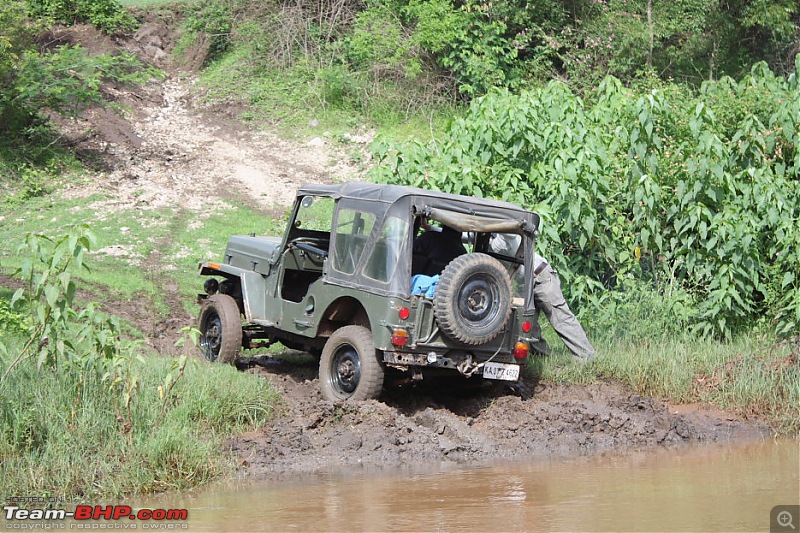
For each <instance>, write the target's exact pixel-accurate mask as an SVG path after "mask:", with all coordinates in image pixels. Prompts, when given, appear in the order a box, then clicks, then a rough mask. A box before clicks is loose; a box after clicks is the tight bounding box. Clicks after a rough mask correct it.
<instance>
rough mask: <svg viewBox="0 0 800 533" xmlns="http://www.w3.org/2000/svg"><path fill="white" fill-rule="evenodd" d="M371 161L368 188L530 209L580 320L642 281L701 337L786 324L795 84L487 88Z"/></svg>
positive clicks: (794, 286) (795, 300)
mask: <svg viewBox="0 0 800 533" xmlns="http://www.w3.org/2000/svg"><path fill="white" fill-rule="evenodd" d="M798 66H800V60H798ZM375 149H376V154H377V156H378V157H379V159H380V163H381V164H380V165H379V166H376V167H375V169H374V174H375V176H376V177H377V178H379V179H381V180H384V181H388V182H394V183H403V184H411V185H415V186H422V187H426V188H435V189H440V190H443V191H448V192H455V193H461V194H472V195H478V196H490V197H498V198H502V199H505V200H511V201H514V202H518V203H520V204H522V205H526V206H529V207H531V208H533V209H536V210H538V211H539V212H540V213H541V214H542V215H543V221H544V222H543V227H542V238H541V240H542V241H543V243H542V244H541V246H542V249H543V251H544V253H546V254H547V255H549V256H550V259H551V260H552V261H553V262H554V264H556V265H557V267H558V269H559V271H561V272H562V273H563V275H564V277H565V278H566V279H567V283H566V285H567V287H568V288H569V291H570V294H571V297H572V299H573V300H577V301H581V304H583V305H581V307H584V308H589V309H592V310H593V313H594V312H596V310H598V309H602V308H603V307H608V306H613V305H616V304H615V302H618V301H620V300H624V299H626V298H628V295H626V294H625V292H624V290H623V289H625V288H626V287H627V286H629V285H630V283H632V280H639V281H642V280H645V281H647V282H653V283H654V286H656V287H658V288H659V289H660V290H664V291H666V290H667V288H669V289H670V291H672V293H673V297H672V298H673V299H675V301H677V302H679V303H680V305H676V307H675V308H674V309H673V313H674V319H675V322H676V324H686V323H691V324H694V325H695V326H696V327H697V328H699V329H700V330H701V331H702V332H704V333H714V334H717V335H728V334H730V333H731V332H734V331H737V330H740V329H742V328H743V327H746V326H752V325H753V324H754V323H755V322H758V321H759V320H761V319H765V320H767V321H769V325H770V326H773V327H774V328H775V329H776V330H777V331H778V332H779V333H784V334H787V333H790V332H793V331H797V328H798V327H799V326H800V87H798V75H797V72H795V73H792V74H791V75H790V76H788V77H785V78H784V77H780V76H776V75H774V74H773V73H772V72H771V71H770V70H769V69H768V68H767V66H766V65H765V64H759V65H756V66H755V67H753V70H752V72H751V73H750V74H749V75H747V76H745V77H744V78H742V79H741V80H740V81H738V82H737V81H735V80H733V79H731V78H723V79H722V80H719V81H715V82H706V83H704V84H703V86H702V89H701V90H700V91H699V93H697V94H696V95H692V94H691V93H688V92H686V91H683V90H681V89H679V88H676V87H674V86H671V85H666V86H664V87H663V88H661V89H654V90H650V91H640V92H635V91H632V90H629V89H626V88H624V87H623V86H622V84H621V83H620V81H619V80H617V79H616V78H613V77H609V78H607V79H605V80H604V81H603V82H602V83H601V84H600V86H599V87H598V88H597V90H596V91H594V92H592V93H591V94H589V95H587V96H586V98H585V99H584V98H581V97H579V96H577V95H576V94H575V93H574V92H573V91H571V90H570V89H569V88H568V87H567V86H566V85H564V84H563V83H559V82H553V83H550V84H549V85H547V86H544V87H541V88H537V89H532V90H526V91H521V92H519V93H517V94H514V93H511V92H509V91H507V90H493V91H491V92H490V93H489V94H488V95H486V96H485V97H483V98H480V99H477V100H476V101H474V102H473V104H472V105H471V107H470V109H469V111H468V112H467V113H466V115H465V116H464V117H463V118H459V119H457V120H455V121H454V122H453V124H452V126H451V128H450V129H449V131H448V132H447V134H446V136H445V138H444V139H443V140H442V141H441V142H430V143H428V144H422V143H419V142H412V143H409V144H406V145H403V146H393V145H392V144H391V143H382V142H380V141H379V142H377V143H376V146H375ZM676 288H677V289H678V292H677V293H675V292H674V291H675V289H676ZM587 304H590V305H587ZM587 318H588V320H590V321H591V320H592V317H591V316H589V317H587Z"/></svg>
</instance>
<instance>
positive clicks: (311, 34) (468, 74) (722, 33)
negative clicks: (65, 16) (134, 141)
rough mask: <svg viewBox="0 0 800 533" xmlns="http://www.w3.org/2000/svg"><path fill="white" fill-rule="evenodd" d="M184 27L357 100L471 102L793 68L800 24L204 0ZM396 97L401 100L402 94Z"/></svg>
mask: <svg viewBox="0 0 800 533" xmlns="http://www.w3.org/2000/svg"><path fill="white" fill-rule="evenodd" d="M192 9H194V11H195V13H194V15H193V16H192V17H191V18H190V24H189V28H190V29H191V30H192V31H194V32H198V33H204V34H205V35H206V38H208V39H209V40H210V41H211V43H212V51H214V52H215V53H218V52H220V51H223V50H225V49H226V48H227V47H228V46H229V45H230V44H231V43H233V44H234V47H239V48H246V49H247V50H248V54H247V61H246V65H247V67H248V68H251V69H254V70H253V72H256V71H258V70H259V69H267V70H269V69H280V70H288V71H290V72H291V73H292V75H293V76H294V77H295V78H294V81H295V86H296V87H297V88H299V87H304V86H311V87H312V88H313V90H315V91H316V94H317V95H318V96H319V97H320V98H321V99H322V100H323V101H324V102H326V103H328V104H331V105H335V106H345V107H351V108H356V109H359V110H364V109H365V108H369V107H370V106H374V105H377V104H376V102H375V100H376V99H377V98H381V99H386V98H396V99H398V100H401V98H402V97H401V96H400V93H401V92H402V93H406V94H411V95H413V97H411V100H412V102H410V103H409V102H406V106H409V105H410V107H411V108H412V110H413V109H414V108H415V105H414V104H416V105H419V104H420V103H421V102H420V101H429V100H430V99H431V98H432V97H435V96H439V97H445V98H447V97H449V98H454V99H457V100H470V99H471V98H473V97H476V96H480V95H483V94H486V92H488V91H489V90H490V89H491V88H493V87H505V88H508V89H511V90H518V89H522V88H525V87H530V86H532V85H535V84H537V83H540V82H542V81H546V80H549V79H552V78H554V77H555V78H559V79H562V80H564V81H566V82H567V83H568V84H569V85H570V86H571V87H573V88H574V89H577V90H579V91H580V92H583V91H584V90H586V89H587V88H589V87H592V86H594V85H596V84H597V83H599V82H600V81H601V80H602V79H603V78H604V77H605V76H607V75H614V76H616V77H617V78H619V79H621V80H623V82H624V83H625V84H626V85H627V84H629V83H630V82H632V81H634V80H650V79H651V78H653V77H655V78H657V79H661V80H677V81H679V82H687V83H689V84H691V85H693V86H699V85H700V83H702V82H703V81H705V80H714V79H720V78H722V77H723V76H725V75H729V76H733V77H736V78H739V77H741V76H743V75H744V74H746V73H747V72H748V70H749V69H750V67H751V66H752V65H753V64H755V63H757V62H759V61H765V62H767V63H768V65H769V67H770V69H771V70H772V71H773V72H776V73H779V74H787V73H788V72H789V71H791V69H792V68H793V65H794V56H795V55H796V54H797V52H798V48H797V39H798V35H800V8H799V7H798V4H797V2H796V1H794V0H732V1H731V0H724V1H723V0H683V1H681V2H654V1H653V0H526V1H518V0H493V1H479V0H466V1H457V2H454V1H451V0H370V1H368V2H362V1H361V0H321V1H320V2H315V3H302V2H299V3H298V2H294V3H287V2H260V1H259V2H256V1H254V0H205V1H202V2H199V3H198V4H196V7H194V8H192ZM397 105H402V102H400V101H398V102H397Z"/></svg>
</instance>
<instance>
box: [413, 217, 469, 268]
mask: <svg viewBox="0 0 800 533" xmlns="http://www.w3.org/2000/svg"><path fill="white" fill-rule="evenodd" d="M466 253H467V249H466V248H464V245H463V244H461V232H460V231H458V230H455V229H453V228H450V227H448V226H442V229H441V231H436V229H434V228H428V229H426V230H425V232H424V233H423V234H422V235H420V236H419V237H417V238H416V239H414V262H415V263H417V262H418V261H419V260H422V259H423V258H425V259H427V260H426V261H425V262H424V264H420V265H418V266H415V267H413V268H412V270H414V273H415V274H424V275H426V276H435V275H437V274H441V273H442V270H444V267H446V266H447V264H448V263H449V262H450V261H452V260H453V259H455V258H456V257H458V256H460V255H464V254H466Z"/></svg>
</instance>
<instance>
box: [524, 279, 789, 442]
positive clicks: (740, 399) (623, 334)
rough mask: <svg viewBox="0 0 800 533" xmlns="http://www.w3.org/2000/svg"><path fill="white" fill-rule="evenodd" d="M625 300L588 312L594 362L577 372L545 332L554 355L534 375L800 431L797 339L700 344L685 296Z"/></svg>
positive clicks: (757, 335) (629, 294) (632, 294)
mask: <svg viewBox="0 0 800 533" xmlns="http://www.w3.org/2000/svg"><path fill="white" fill-rule="evenodd" d="M624 295H625V297H626V298H627V300H623V301H617V302H612V303H611V304H610V305H609V306H608V307H606V308H605V309H599V310H595V309H592V310H591V312H592V314H593V317H592V324H596V325H597V326H595V327H594V328H593V329H592V330H590V331H589V334H590V337H592V339H593V340H594V343H595V347H596V348H597V351H598V357H597V358H596V359H595V360H593V361H592V362H590V363H589V364H586V365H575V364H573V363H572V360H571V357H570V356H569V355H568V354H567V352H566V350H565V349H563V347H562V346H561V342H560V340H559V339H558V338H557V337H556V336H555V335H554V333H553V331H552V330H551V329H549V328H548V327H545V337H546V338H547V339H548V341H549V342H550V344H551V346H554V347H555V348H556V350H554V355H552V356H549V357H537V358H535V359H534V360H533V362H532V363H531V365H532V370H533V372H534V373H535V374H536V375H537V376H538V377H539V378H541V379H544V380H551V381H561V382H575V383H590V382H594V381H600V380H609V379H610V380H617V381H619V382H620V383H622V384H623V385H624V386H625V387H627V388H630V389H632V390H634V391H636V392H637V393H639V394H644V395H650V396H657V397H662V398H665V399H667V400H668V401H670V402H673V403H679V404H680V403H696V402H701V403H709V404H713V405H716V406H718V407H720V408H722V409H727V410H731V411H733V412H735V413H738V414H740V415H742V416H744V417H754V418H757V419H760V420H762V421H764V422H766V423H768V424H769V425H770V426H771V427H772V429H773V430H775V431H776V432H778V433H786V434H792V433H797V432H798V431H800V364H798V361H799V360H800V337H795V338H793V339H788V340H778V339H777V338H776V337H775V336H774V335H773V334H771V333H761V332H760V331H759V330H758V329H757V328H753V329H752V330H751V331H749V332H748V333H747V334H741V335H738V336H736V337H734V338H732V339H730V340H727V341H722V340H719V339H712V338H708V337H703V336H700V335H698V334H695V333H691V332H690V331H689V328H687V327H686V325H687V320H688V319H687V316H688V315H686V314H683V313H682V312H681V311H680V310H681V309H684V306H686V305H687V302H686V300H685V298H686V296H685V294H683V293H680V292H673V291H671V289H669V288H668V289H666V290H662V291H657V290H655V289H654V288H653V287H650V288H648V287H647V286H645V285H644V284H642V285H640V286H638V287H636V289H635V290H628V291H626V292H625V293H624ZM587 311H588V310H584V315H586V314H588V313H587ZM543 325H544V324H543ZM764 329H766V328H764Z"/></svg>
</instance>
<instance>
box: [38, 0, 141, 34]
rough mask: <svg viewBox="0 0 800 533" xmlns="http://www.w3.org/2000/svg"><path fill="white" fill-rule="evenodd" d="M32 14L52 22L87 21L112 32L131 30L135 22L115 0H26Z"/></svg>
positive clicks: (107, 31)
mask: <svg viewBox="0 0 800 533" xmlns="http://www.w3.org/2000/svg"><path fill="white" fill-rule="evenodd" d="M27 2H28V6H29V10H30V13H31V15H32V16H34V17H37V18H44V19H47V20H50V21H52V22H61V23H63V24H74V23H76V22H88V23H90V24H92V25H93V26H95V27H97V28H98V29H100V30H102V31H104V32H106V33H113V32H115V31H131V30H133V29H135V28H136V25H137V22H136V19H134V18H133V17H132V16H131V15H130V13H128V12H127V11H126V10H125V8H124V7H123V6H122V4H121V3H119V2H118V1H117V0H27Z"/></svg>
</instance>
